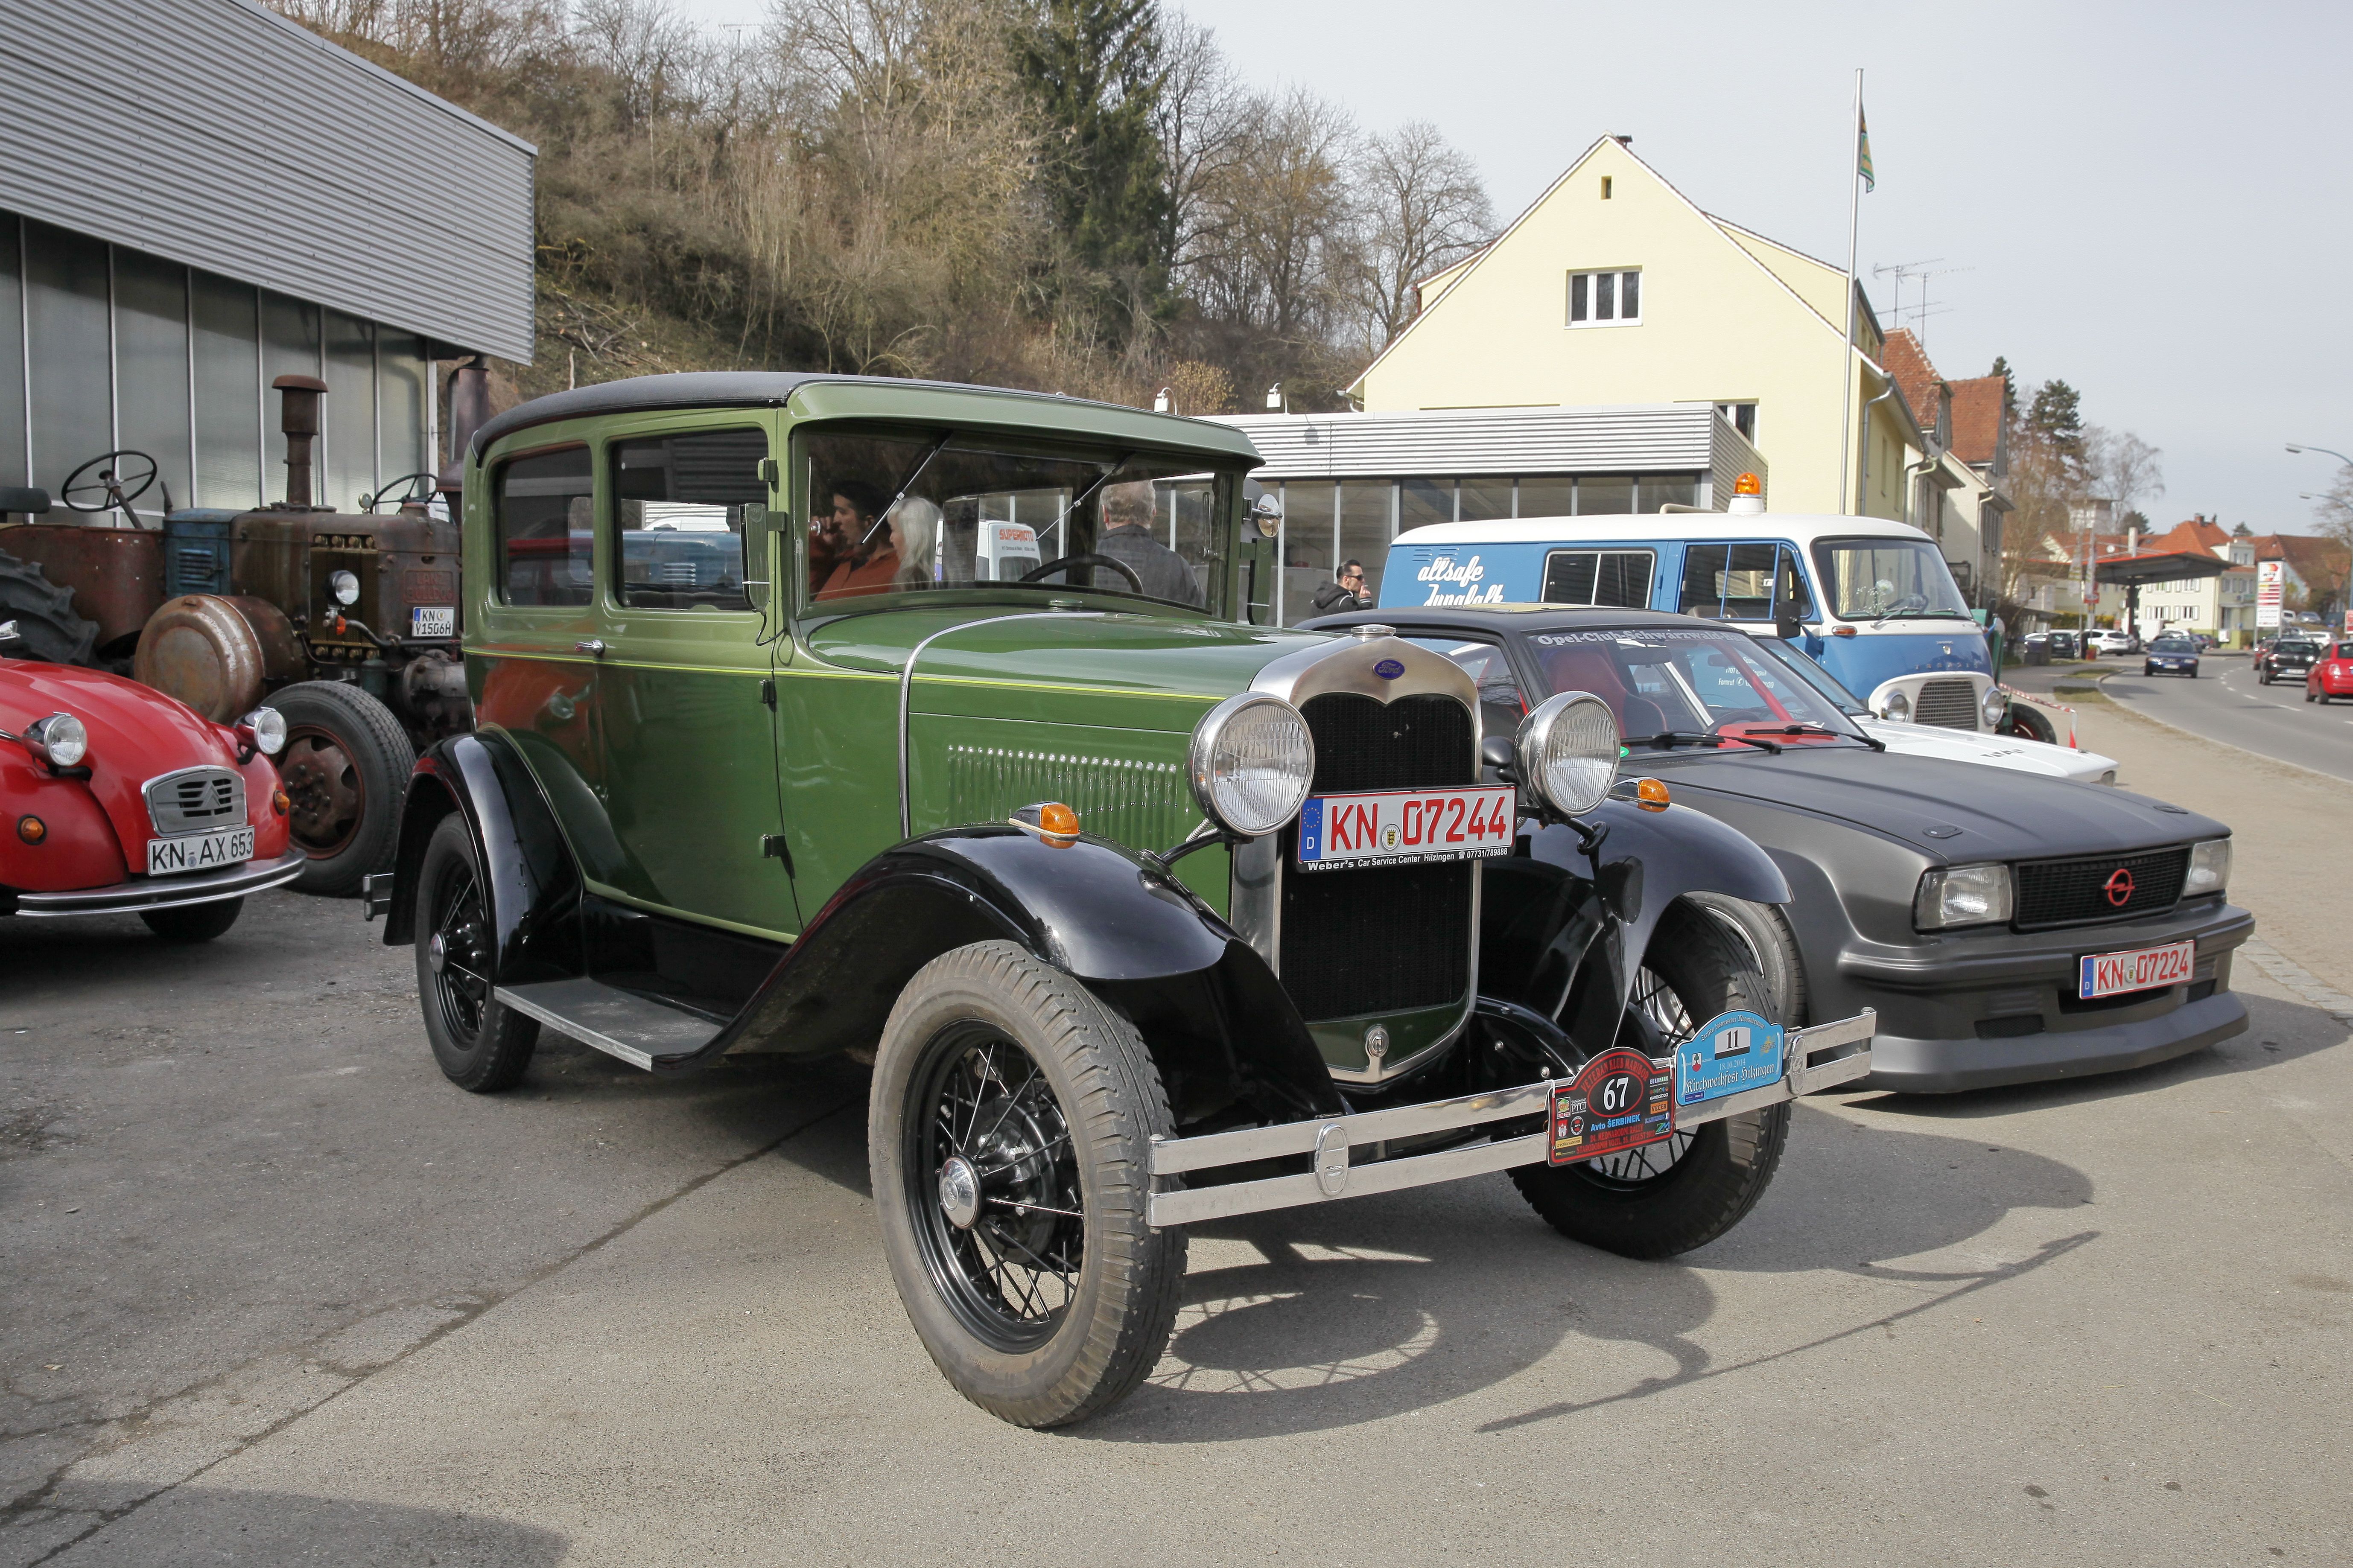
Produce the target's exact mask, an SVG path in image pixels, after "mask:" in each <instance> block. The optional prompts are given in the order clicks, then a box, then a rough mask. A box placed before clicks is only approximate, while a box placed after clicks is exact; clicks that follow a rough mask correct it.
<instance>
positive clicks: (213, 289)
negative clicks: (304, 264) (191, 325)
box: [192, 272, 283, 507]
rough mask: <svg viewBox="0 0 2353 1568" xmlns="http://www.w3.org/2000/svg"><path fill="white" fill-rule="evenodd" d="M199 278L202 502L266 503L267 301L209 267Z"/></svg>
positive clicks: (198, 463)
mask: <svg viewBox="0 0 2353 1568" xmlns="http://www.w3.org/2000/svg"><path fill="white" fill-rule="evenodd" d="M192 284H193V290H194V294H195V300H194V303H195V318H196V487H195V504H196V505H198V506H233V507H249V506H259V505H260V504H261V362H260V354H261V347H260V339H259V331H260V321H259V309H260V306H259V300H258V299H257V298H256V296H255V294H254V290H253V289H252V287H251V286H250V285H249V284H244V283H232V282H230V281H229V280H228V279H226V278H215V277H214V276H212V275H211V274H210V273H208V272H199V273H197V274H195V278H194V279H193V280H192ZM282 471H283V470H281V472H282Z"/></svg>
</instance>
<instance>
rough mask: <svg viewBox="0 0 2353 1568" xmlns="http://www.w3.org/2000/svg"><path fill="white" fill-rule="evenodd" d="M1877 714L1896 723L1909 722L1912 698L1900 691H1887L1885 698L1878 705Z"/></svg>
mask: <svg viewBox="0 0 2353 1568" xmlns="http://www.w3.org/2000/svg"><path fill="white" fill-rule="evenodd" d="M1879 716H1880V717H1881V718H1883V719H1892V720H1894V721H1895V722H1896V723H1898V724H1904V723H1909V722H1910V721H1911V718H1912V699H1910V698H1909V697H1906V696H1905V695H1904V693H1902V692H1901V691H1891V692H1889V693H1888V694H1887V700H1886V701H1884V702H1883V703H1881V704H1880V705H1879Z"/></svg>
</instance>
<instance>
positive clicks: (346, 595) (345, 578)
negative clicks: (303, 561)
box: [327, 572, 360, 605]
mask: <svg viewBox="0 0 2353 1568" xmlns="http://www.w3.org/2000/svg"><path fill="white" fill-rule="evenodd" d="M327 592H328V593H330V594H332V595H334V596H335V603H337V604H338V605H356V604H358V603H359V602H360V580H359V579H358V578H357V577H354V576H353V575H352V574H350V573H348V572H330V573H329V574H327Z"/></svg>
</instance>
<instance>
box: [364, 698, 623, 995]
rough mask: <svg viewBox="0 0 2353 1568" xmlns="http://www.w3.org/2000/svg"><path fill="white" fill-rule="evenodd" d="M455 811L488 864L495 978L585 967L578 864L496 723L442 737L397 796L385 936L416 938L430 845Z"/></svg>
mask: <svg viewBox="0 0 2353 1568" xmlns="http://www.w3.org/2000/svg"><path fill="white" fill-rule="evenodd" d="M452 812H455V813H457V814H458V815H459V816H462V817H463V818H464V819H465V822H466V829H467V832H468V833H469V834H470V835H471V836H472V837H473V840H474V851H475V854H476V856H477V863H478V864H479V865H480V867H481V868H482V878H483V881H484V883H485V887H484V889H483V891H484V892H485V894H487V896H488V897H487V901H488V904H489V913H490V920H491V938H492V951H493V954H494V958H493V963H494V968H493V970H492V974H493V977H494V978H495V979H496V980H497V981H499V982H501V983H502V984H530V983H531V982H533V981H537V980H560V979H563V978H565V976H567V975H575V974H580V973H585V972H586V971H585V967H584V963H585V961H584V957H583V943H582V939H581V930H580V894H581V881H580V872H579V868H578V867H577V866H576V865H575V863H574V861H573V858H572V851H571V848H570V847H569V846H568V845H567V844H566V843H565V838H564V833H563V830H562V829H561V828H560V827H558V826H557V825H556V820H555V813H554V810H553V809H552V808H551V807H550V806H549V805H548V803H547V799H546V797H545V796H544V795H542V794H541V793H540V788H539V782H538V780H537V779H536V778H534V777H533V774H532V772H531V769H530V768H529V767H527V766H525V765H524V763H523V760H522V755H521V753H519V752H517V751H516V750H515V748H514V745H513V743H512V742H511V741H510V740H509V739H508V738H507V737H506V736H505V735H504V734H503V733H501V732H500V731H495V730H486V731H475V732H473V733H471V734H467V735H453V736H451V737H449V738H448V740H445V741H438V742H435V743H434V744H433V745H431V746H429V747H427V749H426V751H425V754H424V755H422V756H420V757H418V758H417V769H416V771H415V772H414V773H411V774H410V775H409V780H408V793H407V795H406V798H405V799H404V800H403V802H402V803H401V814H400V843H399V847H398V848H397V849H396V851H395V855H394V860H393V884H392V907H391V909H390V910H389V911H388V918H387V919H386V921H385V931H384V940H385V944H386V945H387V946H395V947H399V946H406V945H407V944H408V943H410V942H415V941H416V940H417V891H418V889H417V873H418V871H419V869H420V868H422V867H423V865H424V861H425V846H426V843H427V840H429V839H430V838H431V837H433V832H434V829H435V828H436V827H438V826H440V822H441V819H442V818H443V817H445V816H448V815H449V814H450V813H452Z"/></svg>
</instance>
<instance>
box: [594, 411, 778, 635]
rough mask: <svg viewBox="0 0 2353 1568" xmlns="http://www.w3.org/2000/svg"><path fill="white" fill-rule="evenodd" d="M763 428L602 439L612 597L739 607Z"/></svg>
mask: <svg viewBox="0 0 2353 1568" xmlns="http://www.w3.org/2000/svg"><path fill="white" fill-rule="evenodd" d="M767 458H768V436H767V432H766V431H765V430H758V429H750V430H702V431H697V432H695V433H694V434H692V435H684V436H647V437H635V438H632V439H629V440H626V441H616V442H614V443H613V445H612V448H611V451H610V455H609V458H608V461H609V462H610V463H611V465H612V475H613V531H614V540H615V542H616V544H617V546H618V548H617V550H615V552H614V557H615V560H616V562H617V566H618V570H619V578H620V580H619V583H618V584H617V588H616V596H617V598H619V600H620V601H621V603H622V604H624V605H628V606H629V607H630V608H632V609H652V610H693V609H712V610H748V609H750V608H752V607H753V606H752V598H751V595H750V593H749V592H748V591H747V590H746V588H745V586H744V539H745V538H746V536H747V534H749V535H751V536H757V535H758V534H759V533H760V532H761V531H762V530H763V528H764V525H765V522H766V521H767V515H768V511H767V508H768V482H767V479H766V477H765V473H764V471H763V469H762V467H761V465H762V464H764V463H765V462H766V461H767Z"/></svg>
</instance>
